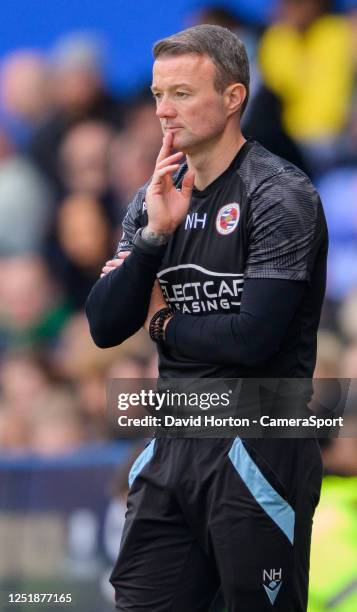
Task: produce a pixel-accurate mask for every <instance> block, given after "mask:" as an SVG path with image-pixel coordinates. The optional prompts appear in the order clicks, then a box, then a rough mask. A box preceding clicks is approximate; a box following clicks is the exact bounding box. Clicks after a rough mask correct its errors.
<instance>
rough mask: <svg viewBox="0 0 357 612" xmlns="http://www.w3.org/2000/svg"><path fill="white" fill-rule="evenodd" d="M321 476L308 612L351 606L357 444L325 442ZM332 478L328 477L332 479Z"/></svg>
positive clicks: (356, 566)
mask: <svg viewBox="0 0 357 612" xmlns="http://www.w3.org/2000/svg"><path fill="white" fill-rule="evenodd" d="M323 459H324V464H325V466H326V469H327V472H328V473H329V474H331V475H329V476H327V477H325V478H324V480H323V484H322V494H321V501H320V504H319V505H318V507H317V510H316V514H315V517H314V529H313V534H312V545H311V559H310V589H309V606H308V612H323V611H324V610H329V609H331V610H332V609H334V610H339V611H341V612H354V611H355V610H356V606H357V589H356V574H357V557H356V541H357V522H356V507H357V439H356V438H339V439H335V440H330V441H329V443H328V444H327V445H326V446H325V448H324V450H323ZM332 474H333V475H332Z"/></svg>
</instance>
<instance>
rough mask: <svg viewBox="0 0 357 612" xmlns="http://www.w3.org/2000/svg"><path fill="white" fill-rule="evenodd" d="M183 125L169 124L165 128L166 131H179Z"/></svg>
mask: <svg viewBox="0 0 357 612" xmlns="http://www.w3.org/2000/svg"><path fill="white" fill-rule="evenodd" d="M181 129H182V128H181V126H179V125H169V126H165V128H164V130H165V132H177V130H181Z"/></svg>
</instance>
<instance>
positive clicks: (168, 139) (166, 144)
mask: <svg viewBox="0 0 357 612" xmlns="http://www.w3.org/2000/svg"><path fill="white" fill-rule="evenodd" d="M172 138H173V134H171V133H168V134H165V136H164V137H163V139H162V147H161V149H160V151H159V155H158V156H157V160H156V163H157V164H158V163H160V162H161V161H162V160H163V159H165V157H168V156H169V154H170V151H171V148H172Z"/></svg>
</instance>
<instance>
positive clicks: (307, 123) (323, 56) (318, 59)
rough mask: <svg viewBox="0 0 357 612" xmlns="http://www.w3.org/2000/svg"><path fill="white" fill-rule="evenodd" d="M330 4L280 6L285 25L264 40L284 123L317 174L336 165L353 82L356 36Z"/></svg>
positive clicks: (304, 0) (266, 66) (313, 0)
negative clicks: (336, 147) (333, 160)
mask: <svg viewBox="0 0 357 612" xmlns="http://www.w3.org/2000/svg"><path fill="white" fill-rule="evenodd" d="M329 8H330V2H328V0H281V9H282V10H281V19H280V21H279V22H278V23H276V24H274V25H272V26H271V27H269V28H268V29H267V31H266V32H265V34H264V35H263V38H262V41H261V46H260V52H259V62H260V67H261V71H262V76H263V79H264V81H265V83H266V84H267V86H268V87H269V88H270V89H271V90H272V91H273V92H274V93H275V94H276V95H277V96H278V97H279V98H280V99H281V101H282V105H283V123H284V126H285V128H286V130H287V132H288V134H290V136H292V137H293V138H295V139H297V140H298V141H299V142H300V143H301V145H303V146H304V150H305V152H306V153H307V154H308V155H309V161H310V163H312V164H313V166H314V169H315V172H319V171H321V169H323V168H324V167H325V165H326V164H328V163H330V162H331V158H333V155H334V148H333V147H334V142H335V139H336V137H337V136H338V135H339V133H340V132H341V130H342V129H343V128H344V126H345V124H346V121H347V114H348V108H349V104H350V103H351V96H352V90H353V82H354V61H353V43H352V30H351V27H350V24H349V23H348V21H347V19H346V18H345V17H344V16H337V15H331V14H329V13H328V9H329Z"/></svg>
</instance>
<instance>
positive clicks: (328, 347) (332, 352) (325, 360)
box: [314, 330, 343, 378]
mask: <svg viewBox="0 0 357 612" xmlns="http://www.w3.org/2000/svg"><path fill="white" fill-rule="evenodd" d="M342 350H343V346H342V343H341V341H340V340H339V338H338V337H337V336H335V335H334V334H333V333H332V332H330V331H326V330H321V331H320V332H319V334H318V338H317V357H316V367H315V372H314V377H315V378H338V377H339V376H342V374H341V372H340V368H341V357H342Z"/></svg>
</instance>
